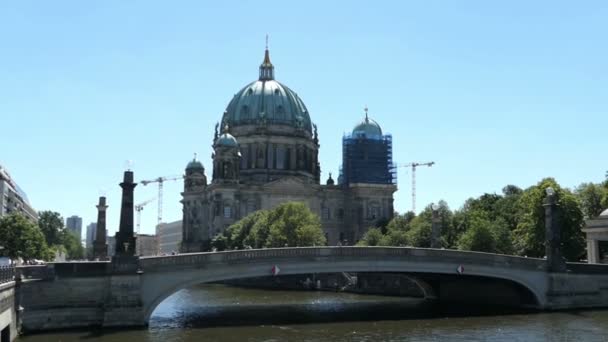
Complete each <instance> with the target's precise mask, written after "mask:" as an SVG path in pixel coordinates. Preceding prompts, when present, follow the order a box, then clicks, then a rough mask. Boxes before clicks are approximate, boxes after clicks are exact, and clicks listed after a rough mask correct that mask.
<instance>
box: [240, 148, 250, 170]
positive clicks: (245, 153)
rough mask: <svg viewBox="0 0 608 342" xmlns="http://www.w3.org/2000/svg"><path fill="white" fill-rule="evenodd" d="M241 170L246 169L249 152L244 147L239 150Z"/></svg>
mask: <svg viewBox="0 0 608 342" xmlns="http://www.w3.org/2000/svg"><path fill="white" fill-rule="evenodd" d="M241 153H242V155H241V169H247V159H248V157H249V151H248V148H245V146H243V148H242V149H241Z"/></svg>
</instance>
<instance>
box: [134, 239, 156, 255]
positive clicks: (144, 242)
mask: <svg viewBox="0 0 608 342" xmlns="http://www.w3.org/2000/svg"><path fill="white" fill-rule="evenodd" d="M156 250H157V242H156V235H150V234H138V235H137V240H136V241H135V253H136V254H137V255H140V256H149V255H156Z"/></svg>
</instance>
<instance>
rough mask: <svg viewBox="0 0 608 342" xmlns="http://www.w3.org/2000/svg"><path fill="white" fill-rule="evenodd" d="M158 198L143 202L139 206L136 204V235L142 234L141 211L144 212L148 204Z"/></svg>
mask: <svg viewBox="0 0 608 342" xmlns="http://www.w3.org/2000/svg"><path fill="white" fill-rule="evenodd" d="M155 199H156V198H151V199H149V200H147V201H144V202H141V203H139V204H136V205H135V206H134V207H135V211H136V212H137V225H136V230H135V231H136V233H137V235H139V232H140V228H141V211H142V210H144V207H145V206H146V204H148V203H151V202H152V201H154V200H155Z"/></svg>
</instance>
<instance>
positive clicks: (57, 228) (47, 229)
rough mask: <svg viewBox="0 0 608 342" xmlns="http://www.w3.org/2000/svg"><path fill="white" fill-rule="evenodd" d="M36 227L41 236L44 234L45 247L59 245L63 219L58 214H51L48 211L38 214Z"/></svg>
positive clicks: (51, 212)
mask: <svg viewBox="0 0 608 342" xmlns="http://www.w3.org/2000/svg"><path fill="white" fill-rule="evenodd" d="M38 227H40V230H41V231H42V234H44V238H45V239H46V243H47V245H49V246H55V245H61V243H62V241H61V238H62V234H61V231H62V230H63V218H62V217H61V215H60V214H59V213H58V212H53V211H50V210H46V211H41V212H39V213H38Z"/></svg>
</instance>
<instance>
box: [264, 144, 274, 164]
mask: <svg viewBox="0 0 608 342" xmlns="http://www.w3.org/2000/svg"><path fill="white" fill-rule="evenodd" d="M272 150H273V147H272V144H268V151H267V153H266V157H267V160H268V168H269V169H274V153H272V152H273V151H272Z"/></svg>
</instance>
